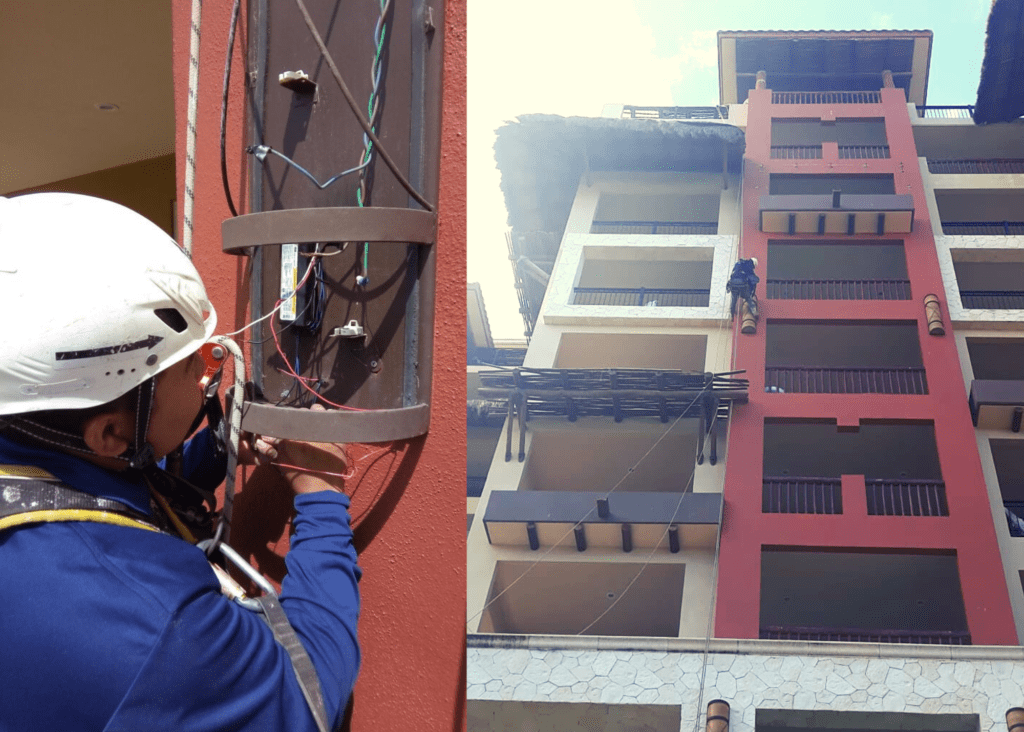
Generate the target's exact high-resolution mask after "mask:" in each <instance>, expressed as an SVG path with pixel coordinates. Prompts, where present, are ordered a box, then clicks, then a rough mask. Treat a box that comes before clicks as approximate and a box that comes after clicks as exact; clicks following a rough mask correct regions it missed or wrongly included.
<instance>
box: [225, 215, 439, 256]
mask: <svg viewBox="0 0 1024 732" xmlns="http://www.w3.org/2000/svg"><path fill="white" fill-rule="evenodd" d="M220 230H221V247H222V248H223V250H224V251H225V252H226V253H228V254H245V252H244V251H243V250H244V249H245V248H247V247H260V246H267V245H270V244H303V243H311V242H328V241H371V242H399V243H403V244H433V243H434V241H435V240H436V238H437V215H436V214H433V213H431V212H429V211H420V210H417V209H412V208H381V207H376V206H370V207H367V208H357V207H352V206H347V207H337V208H292V209H285V210H281V211H263V212H261V213H253V214H246V215H245V216H236V217H235V218H231V219H225V220H224V223H222V224H221V229H220Z"/></svg>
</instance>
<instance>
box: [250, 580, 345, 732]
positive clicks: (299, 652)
mask: <svg viewBox="0 0 1024 732" xmlns="http://www.w3.org/2000/svg"><path fill="white" fill-rule="evenodd" d="M256 601H257V602H258V603H259V604H260V607H262V608H263V618H264V619H265V620H266V621H267V625H269V626H270V629H271V630H272V631H273V632H274V638H276V639H277V642H278V643H280V644H281V645H282V646H283V647H284V649H285V650H286V651H287V652H288V657H289V658H290V659H291V660H292V667H293V668H294V669H295V676H296V677H297V678H298V680H299V687H300V688H301V689H302V695H303V696H304V697H306V703H307V704H308V705H309V711H310V712H312V713H313V719H314V720H316V727H317V729H318V730H320V732H331V727H330V725H329V724H328V722H327V710H326V709H325V708H324V698H323V695H322V694H321V693H320V679H319V678H318V677H317V675H316V669H315V668H313V661H312V660H311V659H310V657H309V654H308V653H306V649H305V648H304V647H303V645H302V642H301V641H300V640H299V637H298V636H297V635H296V634H295V629H294V628H292V625H291V623H289V622H288V617H287V616H286V615H285V614H284V608H283V607H281V603H280V602H279V601H278V599H277V598H276V597H274V596H273V595H264V596H262V597H259V598H257V600H256Z"/></svg>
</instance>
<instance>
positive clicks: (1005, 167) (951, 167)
mask: <svg viewBox="0 0 1024 732" xmlns="http://www.w3.org/2000/svg"><path fill="white" fill-rule="evenodd" d="M928 172H929V173H954V174H956V173H1024V160H1021V159H1017V158H997V159H994V160H929V161H928Z"/></svg>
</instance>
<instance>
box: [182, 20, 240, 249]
mask: <svg viewBox="0 0 1024 732" xmlns="http://www.w3.org/2000/svg"><path fill="white" fill-rule="evenodd" d="M202 13H203V0H192V35H191V40H190V41H189V49H188V123H187V134H186V137H185V207H184V209H185V211H184V216H183V219H184V221H183V225H182V231H181V248H182V249H184V250H185V254H187V255H188V256H189V258H190V259H191V258H192V209H193V205H194V203H195V196H196V193H195V183H196V108H197V107H198V105H199V27H200V24H201V19H202ZM228 52H229V53H230V49H229V51H228Z"/></svg>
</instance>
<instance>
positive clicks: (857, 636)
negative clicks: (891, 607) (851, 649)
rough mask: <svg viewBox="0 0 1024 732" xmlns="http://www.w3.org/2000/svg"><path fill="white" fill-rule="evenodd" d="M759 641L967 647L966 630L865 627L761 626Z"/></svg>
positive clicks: (967, 636)
mask: <svg viewBox="0 0 1024 732" xmlns="http://www.w3.org/2000/svg"><path fill="white" fill-rule="evenodd" d="M760 636H761V639H762V640H801V641H808V640H810V641H840V642H846V643H927V644H929V645H943V646H969V645H971V634H970V633H969V632H968V631H966V630H867V629H864V628H816V627H807V626H799V625H764V626H761V632H760Z"/></svg>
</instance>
